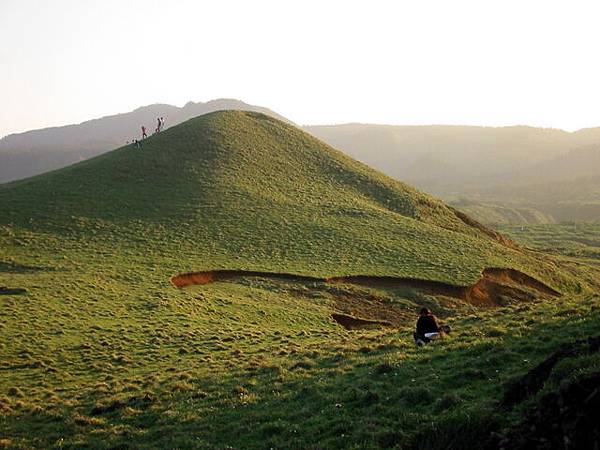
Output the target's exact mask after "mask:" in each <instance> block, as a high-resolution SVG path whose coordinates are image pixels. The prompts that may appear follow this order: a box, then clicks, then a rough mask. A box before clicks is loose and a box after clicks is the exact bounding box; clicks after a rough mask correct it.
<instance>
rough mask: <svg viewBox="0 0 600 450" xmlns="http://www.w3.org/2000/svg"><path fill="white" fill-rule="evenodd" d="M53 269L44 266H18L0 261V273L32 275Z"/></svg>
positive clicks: (10, 262) (14, 263)
mask: <svg viewBox="0 0 600 450" xmlns="http://www.w3.org/2000/svg"><path fill="white" fill-rule="evenodd" d="M53 270H54V269H53V268H52V267H45V266H29V265H27V264H19V263H16V262H13V261H0V273H34V272H50V271H53Z"/></svg>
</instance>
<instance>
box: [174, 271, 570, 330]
mask: <svg viewBox="0 0 600 450" xmlns="http://www.w3.org/2000/svg"><path fill="white" fill-rule="evenodd" d="M242 277H262V278H270V279H276V280H287V281H300V282H306V281H310V282H321V283H328V284H336V283H340V284H354V285H359V286H365V287H404V288H410V289H414V290H417V291H420V292H422V293H424V294H427V295H433V296H438V295H439V296H445V297H451V298H455V299H458V300H462V301H465V302H467V303H469V304H471V305H474V306H478V307H494V306H500V305H503V304H505V302H506V301H507V300H518V301H530V300H534V299H536V298H537V297H538V296H546V297H547V296H553V297H555V296H560V295H561V294H560V292H558V291H556V290H554V289H552V288H551V287H549V286H547V285H546V284H544V283H542V282H541V281H539V280H536V279H535V278H533V277H531V276H529V275H526V274H524V273H522V272H519V271H518V270H514V269H500V268H488V269H484V270H483V272H482V274H481V278H480V279H479V280H478V281H477V282H476V283H474V284H473V285H471V286H457V285H452V284H449V283H443V282H439V281H432V280H419V279H414V278H400V277H381V276H368V275H355V276H343V277H330V278H318V277H310V276H303V275H294V274H289V273H271V272H259V271H246V270H209V271H202V272H189V273H182V274H179V275H175V276H173V277H172V278H171V283H172V284H173V285H174V286H176V287H178V288H184V287H187V286H192V285H205V284H209V283H214V282H217V281H225V280H235V279H237V278H242ZM335 301H336V302H335V307H336V309H338V310H339V311H338V312H337V313H335V314H334V315H333V316H332V317H333V319H334V320H336V321H337V322H338V323H340V324H341V325H343V326H344V327H346V328H364V327H370V326H373V325H380V326H399V325H401V324H402V323H405V321H406V320H407V319H410V318H412V311H407V310H405V309H401V308H399V307H398V306H397V305H392V304H390V303H389V302H386V301H385V299H381V298H379V297H376V296H374V295H367V296H364V295H363V296H356V297H355V296H353V295H350V294H347V295H337V296H335ZM358 315H360V316H363V317H358ZM334 316H335V317H334ZM336 317H337V318H336ZM367 317H368V318H367ZM338 319H339V320H338Z"/></svg>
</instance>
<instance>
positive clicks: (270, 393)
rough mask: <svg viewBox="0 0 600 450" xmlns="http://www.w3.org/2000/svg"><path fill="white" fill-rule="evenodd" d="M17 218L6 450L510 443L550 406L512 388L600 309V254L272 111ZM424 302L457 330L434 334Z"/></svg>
mask: <svg viewBox="0 0 600 450" xmlns="http://www.w3.org/2000/svg"><path fill="white" fill-rule="evenodd" d="M0 211H1V212H2V213H1V214H0V374H1V377H0V448H2V447H6V448H27V449H29V448H203V449H232V448H233V449H263V448H279V449H281V448H286V449H287V448H301V449H307V448H309V449H310V448H312V449H320V448H344V449H346V448H355V449H358V448H360V449H363V448H367V449H369V448H371V449H375V448H428V449H431V448H440V449H441V448H471V447H472V446H473V445H475V444H477V445H478V446H479V447H483V446H484V444H487V443H489V444H490V445H491V446H492V447H490V448H493V442H494V441H493V439H492V438H493V436H494V435H492V432H500V431H503V430H509V429H512V428H513V427H514V426H515V425H517V424H518V423H519V422H520V421H521V419H522V418H523V417H524V416H525V415H526V413H527V408H528V407H531V406H532V405H533V406H535V404H536V403H535V402H536V400H537V398H538V397H536V395H538V394H537V393H536V394H535V395H534V394H532V395H531V398H530V399H529V400H527V401H525V403H523V405H521V406H518V407H517V408H516V409H515V410H514V411H512V412H504V411H501V410H499V407H498V405H499V402H500V401H501V400H502V397H503V395H504V392H505V390H506V386H507V385H508V383H511V382H514V381H515V380H518V379H519V378H520V377H522V376H523V375H524V374H525V373H526V372H527V371H528V370H529V369H531V368H532V367H535V365H536V364H538V363H540V362H542V361H543V360H544V359H546V358H547V357H548V356H549V355H550V354H551V353H552V352H553V351H554V350H555V349H556V348H557V347H558V346H559V345H562V344H563V343H565V342H570V341H572V340H575V339H579V338H586V337H588V336H590V335H591V334H593V333H594V330H597V329H598V323H599V321H600V317H599V314H600V305H599V298H598V296H597V295H596V294H595V292H596V291H597V289H598V280H599V279H600V277H599V276H598V266H597V265H594V264H591V263H590V261H589V260H590V259H591V258H593V255H592V254H591V253H590V254H587V253H586V258H585V259H581V260H579V259H576V260H573V258H572V255H571V254H568V256H566V255H560V254H558V255H554V256H553V257H550V256H548V255H545V254H543V253H541V252H539V251H532V250H527V249H525V248H521V247H518V246H517V245H515V244H513V243H512V241H508V240H507V239H505V238H503V237H502V236H501V235H499V234H497V233H495V232H492V231H490V230H488V229H486V228H484V227H482V226H481V225H479V224H478V223H477V222H474V221H472V220H471V219H469V218H468V217H466V216H464V215H463V214H461V213H459V212H457V211H455V210H454V209H452V208H450V207H448V206H446V205H444V204H443V203H441V202H439V201H438V200H436V199H433V198H431V197H429V196H427V195H425V194H422V193H420V192H418V191H416V190H414V189H413V188H411V187H409V186H407V185H404V184H402V183H400V182H397V181H394V180H392V179H390V178H388V177H386V176H384V175H381V174H380V173H378V172H376V171H374V170H372V169H370V168H369V167H367V166H365V165H363V164H361V163H358V162H356V161H354V160H352V159H350V158H348V157H346V156H344V155H343V154H341V153H340V152H338V151H336V150H334V149H332V148H331V147H328V146H327V145H326V144H324V143H322V142H320V141H318V140H316V139H315V138H313V137H311V136H309V135H307V134H305V133H304V132H302V131H300V130H298V129H297V128H295V127H293V126H290V125H288V124H286V123H284V122H281V121H278V120H276V119H273V118H270V117H267V116H265V115H261V114H257V113H248V112H232V111H229V112H218V113H212V114H208V115H204V116H201V117H198V118H195V119H192V120H189V121H187V122H185V123H183V124H180V125H178V126H175V127H173V128H171V129H169V130H167V131H165V132H162V133H160V134H158V135H155V136H153V137H151V138H149V139H147V140H145V141H144V142H143V147H142V148H141V149H136V148H134V147H132V146H128V147H123V148H119V149H117V150H115V151H112V152H110V153H107V154H104V155H102V156H99V157H96V158H94V159H90V160H87V161H84V162H82V163H79V164H76V165H73V166H70V167H67V168H64V169H61V170H58V171H55V172H51V173H48V174H44V175H40V176H37V177H34V178H30V179H27V180H22V181H18V182H13V183H10V184H5V185H0ZM589 233H593V230H592V231H589ZM515 236H517V237H518V236H519V234H518V233H515ZM557 239H558V238H557ZM526 242H529V241H526ZM591 244H592V243H590V245H591ZM489 268H497V269H496V270H489ZM486 269H488V270H486ZM499 269H503V270H499ZM215 270H220V271H219V272H212V271H215ZM200 271H207V272H206V273H195V274H192V275H186V274H185V273H186V272H200ZM517 271H521V272H523V273H520V272H517ZM178 274H180V276H179V277H177V276H176V275H178ZM347 275H354V277H345V278H344V276H347ZM174 276H175V277H174ZM173 277H174V278H173ZM531 277H534V278H536V279H537V280H539V281H536V280H532V279H531ZM178 280H184V281H185V280H196V281H198V280H199V281H202V280H204V281H215V282H213V283H209V284H204V285H202V286H187V287H185V288H181V289H180V288H177V287H176V285H179V286H183V285H184V284H185V283H178V282H177V281H178ZM540 281H541V282H543V283H546V284H547V285H548V286H550V287H551V288H553V289H555V290H557V291H560V293H562V295H558V293H557V292H555V291H554V290H553V289H550V288H548V287H546V286H544V285H541V283H540ZM540 286H541V287H540ZM492 300H493V301H492ZM422 306H427V307H430V308H432V309H433V310H434V311H435V312H436V314H437V315H438V316H439V317H440V318H441V319H442V320H444V321H445V322H447V323H449V324H450V325H451V326H452V327H453V329H454V330H455V331H453V333H452V335H451V337H450V338H449V339H445V340H442V341H440V342H438V343H435V345H430V346H427V347H424V348H417V347H415V346H414V344H413V342H412V336H411V335H412V330H413V327H414V320H415V311H416V310H417V308H419V307H422ZM573 361H575V362H573ZM599 364H600V363H599V360H598V358H597V357H595V356H593V357H589V358H588V357H587V356H585V357H584V356H581V357H579V356H574V354H573V355H571V358H570V359H567V360H566V361H565V362H563V363H560V364H558V365H557V369H556V372H553V375H552V377H551V378H550V379H549V382H548V384H546V385H544V389H543V390H541V391H539V395H543V394H544V393H546V392H550V391H552V389H556V387H557V386H559V385H560V386H562V385H563V384H564V383H563V382H564V381H569V382H570V381H573V380H577V379H578V378H577V377H585V376H588V375H589V374H590V373H592V372H593V371H594V370H596V371H597V370H598V368H599V367H600V365H599ZM561 383H563V384H561ZM432 431H435V432H436V433H438V436H437V438H436V440H435V442H432V441H431V440H428V439H430V438H429V437H427V436H428V435H429V434H430V433H431V432H432Z"/></svg>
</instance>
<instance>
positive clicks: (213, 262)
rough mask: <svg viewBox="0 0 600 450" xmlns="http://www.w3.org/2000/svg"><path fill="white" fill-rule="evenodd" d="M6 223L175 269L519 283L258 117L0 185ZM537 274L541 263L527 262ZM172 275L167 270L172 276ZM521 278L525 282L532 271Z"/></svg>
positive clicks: (409, 193) (394, 193) (429, 219)
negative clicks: (128, 240)
mask: <svg viewBox="0 0 600 450" xmlns="http://www.w3.org/2000/svg"><path fill="white" fill-rule="evenodd" d="M0 205H2V207H3V208H4V211H6V213H5V214H4V215H3V217H2V219H1V220H2V221H3V223H4V224H11V223H12V224H17V225H19V226H22V227H24V228H26V229H27V228H35V229H36V230H40V229H44V230H47V231H48V232H50V233H56V234H57V235H59V236H69V237H70V236H76V235H77V236H83V237H86V238H87V237H88V236H89V232H90V230H93V236H94V237H95V238H96V239H102V240H105V241H109V242H110V241H114V240H115V239H116V240H119V239H121V238H122V235H123V234H125V235H126V236H135V239H136V240H141V241H145V240H147V239H151V242H150V243H148V244H146V245H148V246H149V248H156V249H157V250H160V252H161V253H162V254H163V256H165V257H169V256H170V257H172V258H173V261H174V262H176V261H179V260H180V258H181V253H182V252H184V253H185V254H186V256H188V257H190V258H194V259H195V261H194V262H193V263H192V264H191V265H189V266H188V265H186V266H184V267H179V269H180V270H193V269H197V270H202V269H213V268H239V269H253V270H263V271H286V272H294V273H298V274H307V275H318V276H332V275H349V274H368V275H396V276H403V277H414V278H425V279H434V280H441V281H447V282H449V283H453V284H465V283H471V282H473V281H474V280H476V279H477V278H478V277H479V275H480V272H481V270H482V269H483V268H485V267H490V266H493V267H512V268H519V269H523V270H525V271H527V269H528V268H529V264H530V263H531V261H530V260H529V259H528V258H526V257H524V256H523V255H522V254H521V253H519V252H515V251H512V250H510V249H509V248H507V247H505V246H502V245H499V244H496V243H494V242H490V238H489V237H488V236H487V235H486V234H485V233H483V232H481V231H480V230H478V229H477V228H475V227H472V226H469V225H467V224H465V223H464V222H463V221H461V220H460V218H459V217H457V215H456V214H455V212H454V211H453V210H452V209H450V208H448V207H446V206H445V205H443V204H442V203H441V202H439V201H437V200H435V199H433V198H431V197H428V196H426V195H425V194H422V193H419V192H418V191H416V190H414V189H412V188H410V187H409V186H407V185H404V184H402V183H399V182H396V181H394V180H392V179H390V178H388V177H386V176H384V175H381V174H379V173H377V172H376V171H374V170H372V169H370V168H368V167H367V166H365V165H363V164H360V163H358V162H356V161H354V160H352V159H350V158H348V157H345V156H344V155H343V154H341V153H340V152H338V151H336V150H334V149H332V148H330V147H328V146H327V145H325V144H323V143H322V142H320V141H318V140H316V139H314V138H312V137H310V136H309V135H307V134H305V133H303V132H301V131H299V130H298V129H296V128H294V127H292V126H290V125H287V124H285V123H283V122H280V121H278V120H276V119H273V118H269V117H267V116H264V115H261V114H257V113H248V112H234V111H231V112H219V113H213V114H208V115H206V116H201V117H198V118H196V119H192V120H190V121H188V122H185V123H184V124H182V125H180V126H177V127H173V128H172V129H169V130H167V131H166V132H164V133H161V134H160V135H158V136H156V137H152V138H150V139H148V140H147V141H145V142H144V144H143V148H142V149H141V150H138V149H135V148H133V147H132V146H128V147H123V148H120V149H118V150H115V151H113V152H110V153H108V154H105V155H102V156H100V157H97V158H94V159H91V160H88V161H85V162H82V163H80V164H76V165H74V166H70V167H68V168H65V169H62V170H58V171H55V172H51V173H49V174H45V175H41V176H38V177H34V178H31V179H28V180H24V181H20V182H14V183H10V184H7V185H4V186H3V187H2V189H0ZM534 266H535V270H537V269H538V268H539V267H537V263H535V264H534ZM174 269H175V267H174ZM530 270H534V268H531V269H530Z"/></svg>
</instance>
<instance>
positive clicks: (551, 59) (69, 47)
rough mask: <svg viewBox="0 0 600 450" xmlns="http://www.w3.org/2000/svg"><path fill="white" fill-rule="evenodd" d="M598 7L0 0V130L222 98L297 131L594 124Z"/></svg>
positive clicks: (599, 101) (547, 1)
mask: <svg viewBox="0 0 600 450" xmlns="http://www.w3.org/2000/svg"><path fill="white" fill-rule="evenodd" d="M599 18H600V2H598V1H597V0H595V1H576V0H565V1H552V0H544V1H533V0H518V1H509V0H501V1H486V0H473V1H457V0H452V1H450V0H440V1H428V0H411V1H399V0H396V1H393V0H390V1H377V0H370V1H327V0H319V1H312V0H302V1H284V0H279V1H261V0H252V1H227V0H219V1H210V2H208V1H207V2H204V1H199V0H197V1H191V0H190V1H185V0H170V1H169V0H164V1H154V0H131V1H129V0H127V1H125V0H120V1H114V0H102V1H95V0H39V1H34V0H0V39H1V45H0V136H3V135H5V134H8V133H12V132H19V131H24V130H28V129H33V128H40V127H45V126H52V125H62V124H67V123H75V122H81V121H83V120H87V119H91V118H95V117H99V116H103V115H108V114H114V113H118V112H126V111H129V110H131V109H134V108H136V107H138V106H142V105H146V104H151V103H158V102H160V103H170V104H175V105H178V106H182V105H183V104H184V103H186V102H187V101H189V100H192V101H208V100H211V99H215V98H218V97H231V98H238V99H241V100H244V101H246V102H248V103H252V104H257V105H261V106H267V107H269V108H271V109H273V110H275V111H277V112H279V113H281V114H283V115H284V116H286V117H288V118H290V119H291V120H293V121H295V122H297V123H300V124H315V123H341V122H372V123H389V124H432V123H436V124H476V125H511V124H526V125H535V126H545V127H557V128H564V129H568V130H574V129H578V128H583V127H590V126H600V62H599V56H598V50H599V45H600V26H598V20H599Z"/></svg>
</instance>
